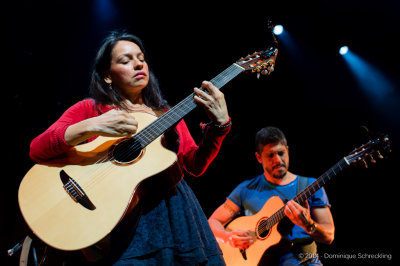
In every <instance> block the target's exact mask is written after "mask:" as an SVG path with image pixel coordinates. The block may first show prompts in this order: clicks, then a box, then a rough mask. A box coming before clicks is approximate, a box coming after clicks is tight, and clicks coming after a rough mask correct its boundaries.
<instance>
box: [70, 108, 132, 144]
mask: <svg viewBox="0 0 400 266" xmlns="http://www.w3.org/2000/svg"><path fill="white" fill-rule="evenodd" d="M137 128H138V122H137V121H136V119H135V118H134V117H133V116H132V115H131V114H129V113H128V112H126V111H122V110H115V109H112V110H110V111H108V112H106V113H104V114H102V115H99V116H96V117H92V118H89V119H86V120H83V121H81V122H78V123H76V124H74V125H71V126H69V127H68V128H67V130H66V131H65V136H64V137H65V141H66V142H67V143H68V144H70V145H72V146H75V145H78V144H79V143H82V142H83V141H85V140H87V139H88V138H90V137H93V136H105V137H126V136H130V135H132V134H134V133H136V131H137Z"/></svg>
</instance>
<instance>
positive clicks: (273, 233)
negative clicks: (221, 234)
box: [219, 196, 284, 266]
mask: <svg viewBox="0 0 400 266" xmlns="http://www.w3.org/2000/svg"><path fill="white" fill-rule="evenodd" d="M283 206H284V203H283V201H282V200H281V198H279V197H276V196H275V197H271V198H270V199H268V201H267V202H266V203H265V204H264V206H263V208H262V209H261V210H260V211H259V212H258V213H256V214H254V215H251V216H242V217H239V218H236V219H235V220H233V221H232V222H231V223H229V224H228V226H227V228H226V230H228V231H232V230H235V229H237V230H248V231H250V234H251V235H252V237H253V240H254V243H253V244H252V245H251V246H250V247H249V248H247V249H246V250H245V252H246V257H247V259H245V258H244V257H243V255H242V253H241V251H240V249H238V248H233V247H232V246H230V245H228V244H224V243H219V246H220V248H221V249H222V253H223V256H224V260H225V263H226V265H228V266H230V265H249V266H250V265H251V266H254V265H257V264H258V263H259V261H260V259H261V257H262V256H263V254H264V252H265V251H266V250H267V249H268V248H269V247H271V246H273V245H275V244H277V243H278V242H279V241H280V240H281V238H282V237H281V235H280V233H279V232H278V230H277V226H278V224H275V225H274V226H273V227H272V228H271V229H270V230H269V231H268V232H266V234H265V235H264V234H263V235H262V236H259V235H258V234H257V233H256V232H257V227H258V224H259V222H260V221H263V220H266V219H267V218H268V217H270V216H272V215H273V214H274V213H275V212H277V211H278V210H279V209H280V208H282V207H283Z"/></svg>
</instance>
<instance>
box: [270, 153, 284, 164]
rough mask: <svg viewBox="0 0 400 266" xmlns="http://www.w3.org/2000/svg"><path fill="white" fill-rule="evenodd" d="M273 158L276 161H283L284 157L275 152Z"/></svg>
mask: <svg viewBox="0 0 400 266" xmlns="http://www.w3.org/2000/svg"><path fill="white" fill-rule="evenodd" d="M272 160H273V162H274V163H282V158H281V157H280V156H279V155H278V154H275V155H274V157H273V158H272Z"/></svg>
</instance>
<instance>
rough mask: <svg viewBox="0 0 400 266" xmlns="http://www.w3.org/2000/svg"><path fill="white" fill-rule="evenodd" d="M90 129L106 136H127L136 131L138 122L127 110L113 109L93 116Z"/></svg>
mask: <svg viewBox="0 0 400 266" xmlns="http://www.w3.org/2000/svg"><path fill="white" fill-rule="evenodd" d="M91 120H92V121H91V124H92V125H91V127H92V129H91V130H90V131H92V132H95V133H97V134H96V135H101V136H106V137H125V136H129V135H132V134H134V133H136V131H137V128H138V122H137V121H136V119H135V118H134V117H133V116H132V115H131V114H129V113H128V112H126V111H122V110H115V109H112V110H110V111H108V112H106V113H104V114H102V115H100V116H97V117H93V118H91Z"/></svg>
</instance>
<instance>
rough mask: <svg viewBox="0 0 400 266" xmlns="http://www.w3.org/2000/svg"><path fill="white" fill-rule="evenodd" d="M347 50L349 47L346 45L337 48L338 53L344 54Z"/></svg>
mask: <svg viewBox="0 0 400 266" xmlns="http://www.w3.org/2000/svg"><path fill="white" fill-rule="evenodd" d="M348 51H349V47H347V46H342V47H340V49H339V54H341V55H345V54H347V52H348Z"/></svg>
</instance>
